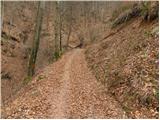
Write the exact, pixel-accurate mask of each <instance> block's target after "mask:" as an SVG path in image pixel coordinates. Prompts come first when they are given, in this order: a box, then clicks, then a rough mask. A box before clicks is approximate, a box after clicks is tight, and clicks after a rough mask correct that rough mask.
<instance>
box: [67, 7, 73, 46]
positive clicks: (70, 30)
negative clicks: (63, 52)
mask: <svg viewBox="0 0 160 120" xmlns="http://www.w3.org/2000/svg"><path fill="white" fill-rule="evenodd" d="M70 18H71V19H70V25H69V32H68V37H67V47H68V44H69V39H70V35H71V32H72V6H70Z"/></svg>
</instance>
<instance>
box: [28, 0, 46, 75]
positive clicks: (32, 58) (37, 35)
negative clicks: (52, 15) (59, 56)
mask: <svg viewBox="0 0 160 120" xmlns="http://www.w3.org/2000/svg"><path fill="white" fill-rule="evenodd" d="M43 9H44V3H43V2H42V1H40V2H38V12H37V18H36V19H37V20H36V27H35V35H34V41H33V47H32V51H31V56H30V60H29V67H28V76H33V75H34V72H35V63H36V58H37V53H38V49H39V42H40V33H41V27H42V19H43Z"/></svg>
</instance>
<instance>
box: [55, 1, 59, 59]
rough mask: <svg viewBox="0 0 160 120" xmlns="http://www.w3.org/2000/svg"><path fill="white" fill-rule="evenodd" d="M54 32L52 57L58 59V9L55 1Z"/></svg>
mask: <svg viewBox="0 0 160 120" xmlns="http://www.w3.org/2000/svg"><path fill="white" fill-rule="evenodd" d="M54 30H55V39H54V42H55V43H54V46H55V52H54V57H55V58H56V59H57V58H58V57H59V49H58V41H59V37H58V35H59V7H58V2H57V1H56V9H55V25H54Z"/></svg>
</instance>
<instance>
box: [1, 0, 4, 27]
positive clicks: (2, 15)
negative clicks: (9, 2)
mask: <svg viewBox="0 0 160 120" xmlns="http://www.w3.org/2000/svg"><path fill="white" fill-rule="evenodd" d="M3 19H4V1H1V20H2V22H1V30H2V29H3V25H4V23H3V22H4V20H3Z"/></svg>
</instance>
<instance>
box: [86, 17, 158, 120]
mask: <svg viewBox="0 0 160 120" xmlns="http://www.w3.org/2000/svg"><path fill="white" fill-rule="evenodd" d="M111 31H112V32H110V34H111V35H110V36H109V37H107V38H106V39H104V40H102V41H101V42H96V43H95V44H93V45H90V46H89V47H88V48H87V50H86V58H87V60H88V64H89V67H90V68H91V70H92V71H93V73H94V75H95V76H96V78H97V80H98V81H100V82H101V83H102V84H103V85H104V86H105V87H106V89H108V92H109V93H111V94H112V95H114V96H115V98H116V100H117V101H119V102H120V103H121V105H122V107H123V109H124V110H125V111H126V112H127V113H128V116H130V117H131V118H154V117H158V94H159V93H158V90H159V89H158V88H159V87H158V77H159V75H158V36H157V32H158V20H155V21H153V22H143V21H142V19H141V18H135V19H132V20H130V21H129V22H127V23H124V24H122V25H120V26H118V27H117V28H115V29H112V30H111ZM115 31H117V32H115ZM113 33H114V34H113Z"/></svg>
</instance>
